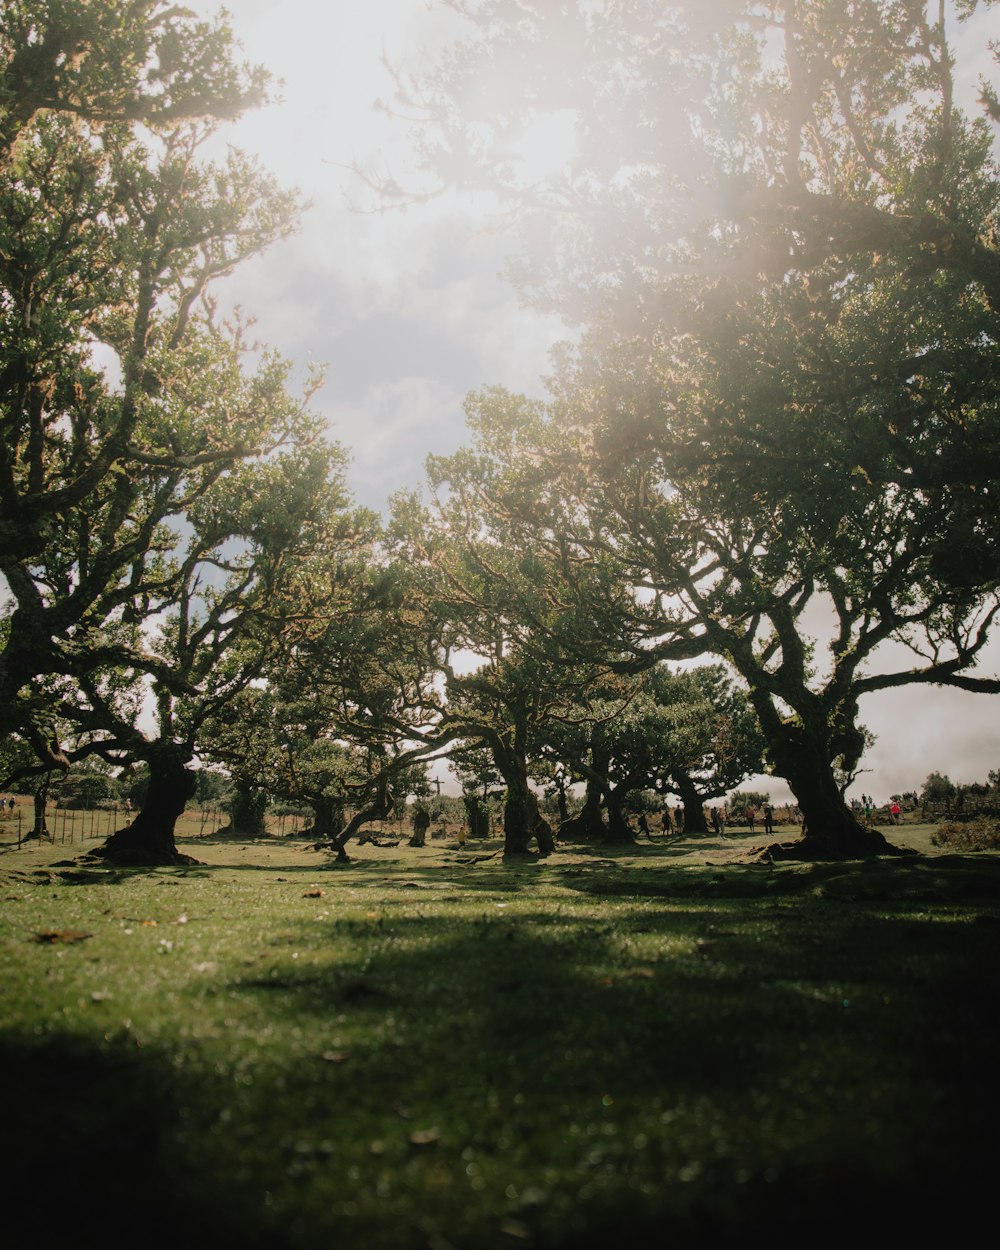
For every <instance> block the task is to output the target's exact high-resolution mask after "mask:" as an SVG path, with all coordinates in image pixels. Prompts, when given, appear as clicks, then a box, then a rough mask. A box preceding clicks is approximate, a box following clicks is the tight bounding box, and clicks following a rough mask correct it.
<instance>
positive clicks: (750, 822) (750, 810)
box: [745, 804, 757, 833]
mask: <svg viewBox="0 0 1000 1250" xmlns="http://www.w3.org/2000/svg"><path fill="white" fill-rule="evenodd" d="M745 815H746V820H747V828H748V829H749V830H750V832H751V833H753V831H754V825H755V823H756V820H757V812H756V809H755V808H754V807H753V805H752V804H751V805H750V806H749V807H747V810H746V812H745Z"/></svg>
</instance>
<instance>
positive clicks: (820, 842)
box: [772, 726, 900, 859]
mask: <svg viewBox="0 0 1000 1250" xmlns="http://www.w3.org/2000/svg"><path fill="white" fill-rule="evenodd" d="M796 729H798V731H799V732H797V733H796V734H795V735H794V738H793V740H792V741H790V742H788V741H786V742H783V743H782V744H781V746H780V748H779V749H778V750H774V746H773V744H772V752H773V757H774V763H775V769H776V771H777V772H778V773H779V774H780V775H781V776H783V777H784V778H785V780H786V781H787V782H788V784H789V786H790V788H791V790H792V793H793V794H794V795H795V798H796V801H797V802H798V805H799V808H800V810H801V812H802V820H803V829H802V840H801V843H800V844H799V849H798V851H797V852H796V853H797V854H798V855H800V856H801V857H802V858H804V859H829V858H840V857H846V858H863V857H865V856H870V855H892V854H899V853H900V852H899V851H898V849H897V848H895V847H893V846H891V845H890V844H889V843H888V842H887V841H886V839H885V838H884V837H883V836H882V834H881V833H880V832H879V831H878V830H877V829H871V828H868V827H867V826H865V825H863V824H862V823H861V822H860V821H859V820H858V819H857V818H856V817H855V816H854V814H853V813H852V812H851V810H850V808H849V807H848V805H847V803H846V802H845V801H844V796H843V795H842V794H841V792H840V787H839V786H838V785H837V781H836V778H835V777H834V774H833V766H832V764H831V763H830V760H829V751H828V750H827V749H824V748H825V744H824V743H823V742H822V741H821V740H819V741H818V740H817V739H816V738H815V737H811V736H810V735H808V734H807V733H805V732H804V731H802V730H801V728H800V727H798V726H796Z"/></svg>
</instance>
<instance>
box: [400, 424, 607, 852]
mask: <svg viewBox="0 0 1000 1250" xmlns="http://www.w3.org/2000/svg"><path fill="white" fill-rule="evenodd" d="M468 415H469V423H470V426H471V428H472V430H473V431H474V434H475V439H476V445H475V447H474V448H473V449H469V450H467V451H463V452H460V453H458V454H457V455H455V456H452V457H447V458H439V457H430V458H429V460H428V479H429V488H430V494H431V502H430V504H429V505H423V504H421V503H420V501H418V500H417V499H416V498H415V497H412V496H411V497H401V498H399V499H398V500H397V501H396V511H395V514H394V519H393V523H392V528H391V532H392V533H393V535H394V540H395V543H396V549H395V550H396V555H397V558H398V559H399V561H400V567H401V568H405V569H406V570H407V573H406V578H407V587H408V589H407V595H408V599H407V603H408V610H409V611H410V613H411V615H412V619H413V620H414V621H415V622H419V625H417V627H416V628H417V634H416V635H415V640H416V645H417V646H419V647H421V648H422V654H423V656H424V661H425V663H426V664H427V665H429V667H430V669H431V670H434V671H436V672H437V673H438V674H439V677H440V681H439V683H438V684H437V685H436V686H435V685H433V683H432V684H431V686H429V687H428V692H429V693H430V694H431V695H432V697H433V698H435V699H436V703H435V705H434V707H433V712H432V715H431V716H429V717H428V723H429V724H430V723H433V725H434V727H435V728H434V730H433V734H432V736H431V738H430V739H429V741H431V740H432V741H436V742H438V743H439V744H441V745H444V744H446V743H447V742H449V741H451V742H459V743H461V744H462V745H463V746H467V745H469V744H475V743H480V744H482V745H483V746H485V747H487V748H488V750H489V752H490V753H491V755H492V758H493V763H494V765H495V767H496V770H497V772H498V773H499V774H500V775H501V776H502V778H503V781H504V785H505V789H506V795H505V806H504V837H505V852H506V853H507V854H510V855H519V854H523V853H525V852H526V851H527V850H528V847H529V844H530V843H531V841H532V840H533V839H534V840H535V841H536V842H537V844H538V847H539V850H540V851H542V852H543V853H548V852H549V851H551V850H552V849H553V846H554V843H553V840H552V834H551V829H550V827H549V826H548V823H547V822H546V821H544V820H543V819H542V817H541V813H540V811H539V807H538V799H537V795H536V793H535V790H534V788H533V787H532V785H531V778H530V773H529V760H530V759H531V758H532V757H533V756H534V755H535V754H536V753H537V749H538V746H539V745H540V741H541V734H542V727H543V726H544V725H546V724H548V723H550V722H552V721H558V720H561V719H570V720H571V719H573V718H575V717H577V716H578V715H580V702H579V694H580V691H581V690H585V689H587V688H588V687H589V686H590V685H591V684H592V683H593V682H594V681H595V680H597V678H598V677H599V676H600V674H601V673H602V672H603V671H605V663H606V660H605V656H606V652H607V649H608V644H607V643H606V642H605V640H604V639H603V638H602V637H601V635H600V633H599V631H598V628H597V627H596V626H595V623H594V618H593V617H592V616H591V615H589V613H590V611H591V608H592V606H593V605H594V604H597V603H598V602H599V600H600V591H601V590H608V589H610V588H609V587H608V586H607V584H606V583H604V582H602V581H601V578H600V569H599V568H598V569H596V570H594V569H581V570H579V571H578V572H577V571H574V570H570V569H569V568H567V567H566V566H565V564H564V561H563V560H562V558H561V557H560V554H559V552H558V550H553V548H552V546H551V544H549V543H546V542H539V541H538V540H537V535H535V534H533V533H531V532H530V530H529V529H528V528H527V527H525V526H524V525H523V524H522V522H521V521H520V519H519V518H520V516H521V513H522V512H523V511H524V510H525V509H528V510H529V511H530V499H531V491H532V486H533V483H532V480H531V477H530V475H527V476H525V475H524V474H522V473H521V472H520V470H521V469H522V468H523V464H522V463H521V462H520V461H518V460H517V459H516V458H512V457H511V456H510V455H509V454H508V452H509V447H508V446H507V445H506V443H500V442H497V441H496V440H495V439H494V426H493V425H492V424H491V423H490V422H489V421H488V420H483V412H482V411H480V410H479V409H478V407H476V406H475V405H470V408H469V413H468ZM534 419H535V418H534V414H532V413H530V412H529V413H527V415H526V416H525V422H524V428H523V429H522V430H520V431H519V432H512V429H511V427H508V428H507V429H506V430H505V431H504V436H505V437H507V436H509V437H510V438H511V439H513V441H514V442H517V440H518V438H519V437H520V436H522V435H523V436H524V437H525V438H528V437H529V434H528V431H529V429H530V428H531V427H532V425H533V422H534ZM522 539H523V540H524V541H523V542H522V541H520V540H522ZM577 576H579V577H583V578H586V579H587V581H588V585H590V586H591V589H592V592H593V593H592V594H591V596H590V597H589V599H588V598H585V597H578V598H577V599H576V600H574V597H573V594H572V582H573V580H574V578H575V577H577ZM577 604H579V605H580V606H579V608H578V607H577ZM581 612H586V613H587V614H588V615H587V616H586V618H585V617H584V616H582V615H581ZM611 613H612V607H611V606H609V605H604V606H601V607H600V609H599V610H598V619H599V621H600V623H601V624H602V625H603V624H606V623H608V622H609V621H610V620H611ZM420 640H423V641H420ZM611 645H613V641H612V643H611Z"/></svg>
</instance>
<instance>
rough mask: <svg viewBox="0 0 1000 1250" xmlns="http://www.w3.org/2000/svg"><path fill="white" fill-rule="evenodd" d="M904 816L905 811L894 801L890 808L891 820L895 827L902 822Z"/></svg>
mask: <svg viewBox="0 0 1000 1250" xmlns="http://www.w3.org/2000/svg"><path fill="white" fill-rule="evenodd" d="M902 816H903V809H902V808H901V807H900V806H899V804H898V803H897V802H896V801H895V799H894V800H893V803H892V806H891V807H890V808H889V819H890V820H891V821H892V823H893V824H894V825H898V824H899V823H900V822H901V820H902Z"/></svg>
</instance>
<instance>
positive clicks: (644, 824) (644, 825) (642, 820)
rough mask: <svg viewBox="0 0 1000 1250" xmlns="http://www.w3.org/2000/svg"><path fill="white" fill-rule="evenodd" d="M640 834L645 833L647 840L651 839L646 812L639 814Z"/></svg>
mask: <svg viewBox="0 0 1000 1250" xmlns="http://www.w3.org/2000/svg"><path fill="white" fill-rule="evenodd" d="M639 832H640V833H644V834H645V835H646V837H647V838H648V837H649V821H648V820H647V819H646V813H645V812H640V813H639Z"/></svg>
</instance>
